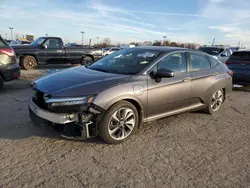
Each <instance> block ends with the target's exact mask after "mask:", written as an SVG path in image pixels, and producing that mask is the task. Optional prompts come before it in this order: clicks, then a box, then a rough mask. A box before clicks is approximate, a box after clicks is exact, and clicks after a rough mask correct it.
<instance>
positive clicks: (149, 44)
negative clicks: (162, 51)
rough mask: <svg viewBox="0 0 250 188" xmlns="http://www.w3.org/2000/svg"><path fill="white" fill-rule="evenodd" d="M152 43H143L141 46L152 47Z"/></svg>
mask: <svg viewBox="0 0 250 188" xmlns="http://www.w3.org/2000/svg"><path fill="white" fill-rule="evenodd" d="M152 44H153V43H152V42H151V41H144V42H143V43H142V45H143V46H152Z"/></svg>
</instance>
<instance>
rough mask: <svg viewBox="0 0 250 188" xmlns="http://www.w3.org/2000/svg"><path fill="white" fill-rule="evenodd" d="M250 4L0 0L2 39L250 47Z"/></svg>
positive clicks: (222, 0)
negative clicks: (13, 36) (164, 41)
mask: <svg viewBox="0 0 250 188" xmlns="http://www.w3.org/2000/svg"><path fill="white" fill-rule="evenodd" d="M249 8H250V0H152V1H149V0H127V1H126V0H105V1H103V0H99V1H98V0H23V1H20V0H0V12H1V16H0V23H1V24H0V34H1V35H3V36H5V34H7V35H8V37H10V30H9V29H8V28H9V27H10V26H11V27H14V30H13V31H14V33H18V34H34V35H35V36H36V37H38V36H44V35H45V34H46V33H47V34H49V35H50V36H60V37H62V38H63V39H65V37H67V39H68V40H70V41H72V42H81V33H80V31H84V32H85V34H84V41H85V43H87V41H88V40H89V39H90V38H92V40H93V41H94V42H96V37H97V36H98V37H100V39H99V41H101V40H103V38H105V37H108V38H110V39H111V41H112V43H117V42H121V43H128V42H132V41H145V40H162V39H163V37H162V36H164V35H166V36H167V37H168V39H170V40H174V41H180V42H196V43H200V44H209V42H210V43H212V40H213V38H214V37H215V38H216V44H230V45H237V44H238V42H239V41H241V43H242V44H243V45H244V46H248V47H250V10H249Z"/></svg>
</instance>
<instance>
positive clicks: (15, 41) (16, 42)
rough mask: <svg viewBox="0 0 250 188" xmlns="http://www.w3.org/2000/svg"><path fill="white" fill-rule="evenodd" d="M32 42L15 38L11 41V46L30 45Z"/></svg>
mask: <svg viewBox="0 0 250 188" xmlns="http://www.w3.org/2000/svg"><path fill="white" fill-rule="evenodd" d="M30 44H31V42H29V41H22V40H13V41H11V42H10V43H9V45H10V46H16V45H30Z"/></svg>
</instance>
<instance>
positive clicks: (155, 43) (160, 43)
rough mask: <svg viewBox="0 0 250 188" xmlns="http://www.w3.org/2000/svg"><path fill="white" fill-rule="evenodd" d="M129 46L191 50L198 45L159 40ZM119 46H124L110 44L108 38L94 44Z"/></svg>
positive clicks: (133, 43)
mask: <svg viewBox="0 0 250 188" xmlns="http://www.w3.org/2000/svg"><path fill="white" fill-rule="evenodd" d="M129 44H132V45H135V46H173V47H182V48H191V49H197V48H198V47H199V46H200V45H199V44H197V43H191V42H188V43H180V42H174V41H170V40H166V41H160V40H155V41H153V42H152V41H144V42H130V43H129ZM120 45H125V44H121V43H117V44H115V45H114V44H112V43H111V40H110V39H109V38H105V39H104V40H103V42H100V43H98V44H96V46H98V47H103V48H105V47H111V46H120Z"/></svg>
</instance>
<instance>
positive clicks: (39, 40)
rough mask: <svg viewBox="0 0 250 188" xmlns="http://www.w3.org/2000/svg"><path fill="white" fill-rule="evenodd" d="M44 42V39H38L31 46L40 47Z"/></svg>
mask: <svg viewBox="0 0 250 188" xmlns="http://www.w3.org/2000/svg"><path fill="white" fill-rule="evenodd" d="M44 40H45V38H38V39H36V40H35V41H34V42H32V43H31V45H33V46H39V45H41V44H42V43H43V41H44Z"/></svg>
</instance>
